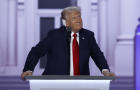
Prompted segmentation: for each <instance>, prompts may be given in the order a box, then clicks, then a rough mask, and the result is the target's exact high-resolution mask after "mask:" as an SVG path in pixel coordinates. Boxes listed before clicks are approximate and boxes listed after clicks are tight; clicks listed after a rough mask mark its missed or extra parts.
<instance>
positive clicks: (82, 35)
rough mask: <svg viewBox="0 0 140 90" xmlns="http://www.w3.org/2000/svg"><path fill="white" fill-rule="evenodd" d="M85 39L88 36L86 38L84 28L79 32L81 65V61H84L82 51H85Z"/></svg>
mask: <svg viewBox="0 0 140 90" xmlns="http://www.w3.org/2000/svg"><path fill="white" fill-rule="evenodd" d="M85 40H86V38H85V34H84V30H83V29H81V30H80V32H79V65H81V64H80V63H81V62H82V52H84V50H83V48H84V43H85ZM80 67H81V66H80Z"/></svg>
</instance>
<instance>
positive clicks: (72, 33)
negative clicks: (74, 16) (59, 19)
mask: <svg viewBox="0 0 140 90" xmlns="http://www.w3.org/2000/svg"><path fill="white" fill-rule="evenodd" d="M76 34H77V37H79V32H77V33H76ZM73 35H74V32H71V37H72V36H73Z"/></svg>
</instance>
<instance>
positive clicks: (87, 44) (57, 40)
mask: <svg viewBox="0 0 140 90" xmlns="http://www.w3.org/2000/svg"><path fill="white" fill-rule="evenodd" d="M69 41H70V37H69V33H68V31H67V30H66V28H65V27H63V26H62V27H60V28H59V29H55V30H52V31H50V32H48V35H47V37H46V38H44V40H42V41H40V42H39V43H38V44H37V45H36V46H35V47H32V49H31V51H30V52H29V54H28V57H27V60H26V62H25V66H24V69H23V72H25V71H27V70H31V71H34V68H35V66H36V64H37V63H38V60H39V58H40V57H42V56H44V55H45V54H47V64H46V67H45V71H44V72H43V75H69V74H70V44H69ZM90 56H91V57H92V59H93V60H94V62H95V64H96V65H97V66H98V68H99V69H100V70H101V71H102V69H109V66H108V64H107V61H106V59H105V57H104V55H103V53H102V52H101V50H100V48H99V47H98V45H97V43H96V40H95V37H94V33H93V32H91V31H89V30H86V29H84V28H82V29H81V30H80V31H79V66H80V75H89V74H90V72H89V58H90Z"/></svg>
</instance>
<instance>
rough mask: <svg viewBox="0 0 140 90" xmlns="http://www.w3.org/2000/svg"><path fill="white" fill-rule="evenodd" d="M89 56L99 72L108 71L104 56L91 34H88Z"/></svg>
mask: <svg viewBox="0 0 140 90" xmlns="http://www.w3.org/2000/svg"><path fill="white" fill-rule="evenodd" d="M90 56H91V58H92V59H93V60H94V62H95V64H96V65H97V67H98V68H99V69H100V71H101V72H102V70H103V69H108V70H109V71H110V69H109V66H108V64H107V61H106V59H105V56H104V55H103V52H102V51H101V50H100V48H99V46H98V45H97V42H96V40H95V37H94V33H93V32H92V33H91V34H90Z"/></svg>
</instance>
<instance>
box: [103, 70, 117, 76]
mask: <svg viewBox="0 0 140 90" xmlns="http://www.w3.org/2000/svg"><path fill="white" fill-rule="evenodd" d="M103 75H104V76H116V75H115V73H113V72H109V71H103Z"/></svg>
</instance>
